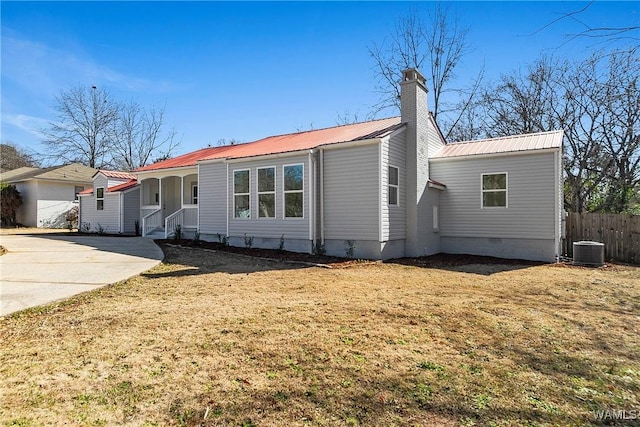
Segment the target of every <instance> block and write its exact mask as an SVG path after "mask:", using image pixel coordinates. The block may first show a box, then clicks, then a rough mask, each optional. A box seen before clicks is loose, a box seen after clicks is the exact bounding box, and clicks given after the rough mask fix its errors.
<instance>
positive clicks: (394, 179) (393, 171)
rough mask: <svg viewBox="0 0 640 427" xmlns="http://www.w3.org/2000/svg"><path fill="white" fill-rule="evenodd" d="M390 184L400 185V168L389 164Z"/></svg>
mask: <svg viewBox="0 0 640 427" xmlns="http://www.w3.org/2000/svg"><path fill="white" fill-rule="evenodd" d="M389 184H391V185H398V168H395V167H393V166H389Z"/></svg>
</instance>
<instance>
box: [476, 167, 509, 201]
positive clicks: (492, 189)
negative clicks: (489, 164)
mask: <svg viewBox="0 0 640 427" xmlns="http://www.w3.org/2000/svg"><path fill="white" fill-rule="evenodd" d="M482 207H483V208H506V207H507V173H506V172H504V173H483V174H482Z"/></svg>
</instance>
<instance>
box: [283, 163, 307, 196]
mask: <svg viewBox="0 0 640 427" xmlns="http://www.w3.org/2000/svg"><path fill="white" fill-rule="evenodd" d="M302 183H303V177H302V165H294V166H285V167H284V191H290V190H302Z"/></svg>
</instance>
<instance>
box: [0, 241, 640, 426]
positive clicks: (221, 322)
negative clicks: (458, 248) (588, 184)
mask: <svg viewBox="0 0 640 427" xmlns="http://www.w3.org/2000/svg"><path fill="white" fill-rule="evenodd" d="M165 249H166V255H167V258H166V260H165V262H164V263H162V264H160V265H159V266H158V267H156V268H154V269H152V270H150V271H149V272H147V273H146V274H143V275H141V276H138V277H135V278H133V279H131V280H128V281H126V282H122V283H118V284H116V285H114V286H110V287H106V288H102V289H100V290H97V291H95V292H92V293H88V294H84V295H80V296H78V297H75V298H73V299H71V300H69V301H67V302H64V303H59V304H52V305H48V306H44V307H39V308H36V309H31V310H27V311H24V312H21V313H17V314H15V315H12V316H9V317H6V318H3V319H1V320H0V325H1V332H0V338H1V350H0V378H1V383H0V391H1V397H0V399H1V401H2V404H0V421H2V422H3V423H4V424H5V425H43V424H52V425H62V424H65V425H136V426H138V425H147V426H151V425H193V426H195V425H211V426H213V425H231V426H296V425H298V426H305V425H310V426H320V425H328V426H334V425H352V426H355V425H362V426H369V425H374V426H375V425H379V426H394V425H397V426H414V425H416V426H418V425H419V426H424V425H465V426H470V425H478V426H486V425H498V426H503V425H504V426H507V425H509V426H510V425H588V424H599V423H600V421H598V420H597V415H598V413H597V411H604V410H609V411H610V412H609V414H611V411H618V412H614V413H613V415H614V416H616V415H620V414H622V412H619V411H626V412H624V415H627V416H629V415H633V414H634V412H632V411H638V410H640V398H639V396H640V360H639V355H640V329H639V325H640V269H639V268H637V267H625V266H613V267H611V266H610V267H607V268H602V269H587V268H576V267H568V266H562V265H555V266H554V265H539V266H525V265H522V266H518V265H500V264H497V265H496V264H493V265H473V264H471V265H461V266H457V267H452V266H449V267H447V266H442V267H440V268H437V267H431V268H421V267H414V266H407V265H400V264H393V263H388V264H382V263H376V264H354V265H350V266H348V267H346V268H333V269H326V268H319V267H303V266H301V265H294V264H286V263H278V262H270V261H264V260H257V259H251V258H247V257H243V256H239V255H234V254H228V253H224V252H211V251H205V250H202V249H186V248H175V247H167V248H165ZM636 413H637V412H636ZM601 414H602V413H601ZM608 422H611V420H609V421H608ZM624 422H627V423H628V422H629V420H627V421H621V423H624ZM631 422H637V421H631ZM624 425H626V424H624Z"/></svg>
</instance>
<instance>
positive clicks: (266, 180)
mask: <svg viewBox="0 0 640 427" xmlns="http://www.w3.org/2000/svg"><path fill="white" fill-rule="evenodd" d="M275 183H276V170H275V168H266V169H258V191H259V192H260V193H262V192H264V191H276V187H275Z"/></svg>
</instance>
